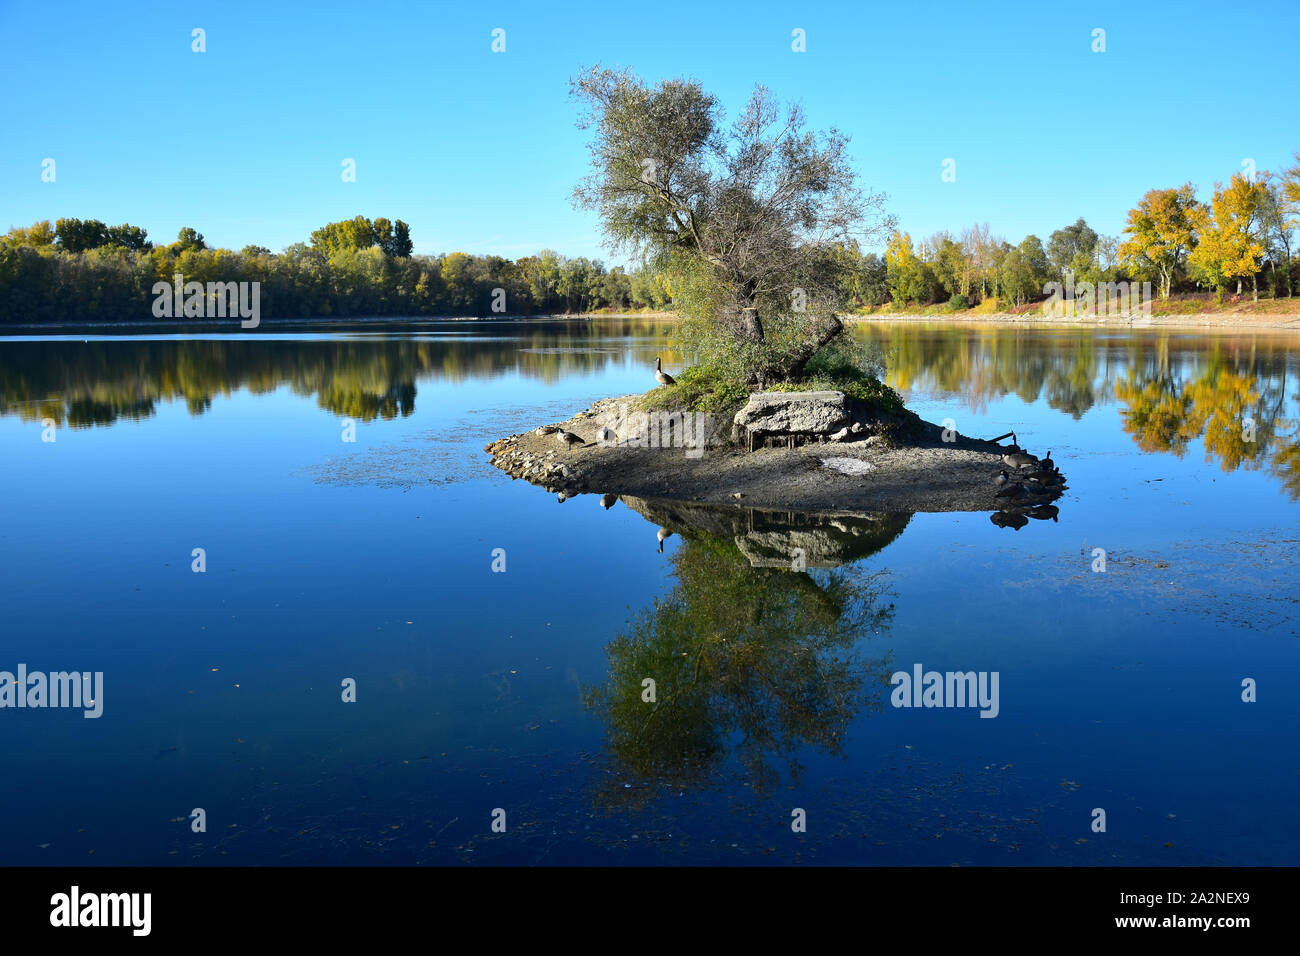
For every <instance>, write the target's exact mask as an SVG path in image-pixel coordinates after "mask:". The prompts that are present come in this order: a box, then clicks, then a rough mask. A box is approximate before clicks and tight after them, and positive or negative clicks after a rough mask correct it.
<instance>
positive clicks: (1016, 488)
mask: <svg viewBox="0 0 1300 956" xmlns="http://www.w3.org/2000/svg"><path fill="white" fill-rule="evenodd" d="M1027 494H1029V491H1028V489H1026V488H1025V486H1024V485H1022V484H1021V483H1020V482H1018V481H1013V482H1011V483H1010V484H1009V485H1005V486H1003V487H1001V488H999V489H998V490H997V491H996V492H995V493H994V495H993V497H994V498H1023V497H1025V496H1026V495H1027Z"/></svg>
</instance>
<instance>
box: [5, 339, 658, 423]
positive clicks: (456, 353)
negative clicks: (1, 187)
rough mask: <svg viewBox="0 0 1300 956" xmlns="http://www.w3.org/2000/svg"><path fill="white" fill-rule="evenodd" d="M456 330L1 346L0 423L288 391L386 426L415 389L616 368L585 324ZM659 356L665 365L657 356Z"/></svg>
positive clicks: (195, 406)
mask: <svg viewBox="0 0 1300 956" xmlns="http://www.w3.org/2000/svg"><path fill="white" fill-rule="evenodd" d="M462 330H463V332H464V333H465V334H464V337H463V338H462V337H459V336H445V337H440V338H436V339H435V338H432V337H428V336H427V335H426V336H425V337H421V338H401V339H396V338H393V339H386V338H373V339H371V338H365V339H352V340H339V339H328V340H313V339H297V340H289V341H285V340H274V339H263V338H259V337H257V336H237V335H232V336H230V337H228V338H221V339H207V340H180V339H175V340H168V339H161V340H153V341H139V340H126V339H123V340H97V341H93V342H82V341H70V340H55V341H50V340H38V339H32V340H22V339H17V340H10V341H8V342H5V343H3V344H0V415H15V416H17V417H19V418H21V419H22V420H24V421H40V420H41V419H43V418H52V419H54V421H55V422H57V423H58V424H59V425H61V426H63V425H68V426H71V427H74V428H87V427H91V426H95V425H109V424H112V423H113V422H115V421H117V420H118V419H120V418H126V419H130V420H137V421H138V420H141V419H145V418H149V417H151V416H153V415H154V413H155V412H156V410H157V408H156V406H157V404H158V403H160V402H170V401H174V400H177V399H182V400H184V401H185V403H186V406H187V407H188V408H189V410H190V413H191V414H193V415H201V414H203V413H204V412H205V411H207V409H208V408H209V407H211V405H212V401H213V399H214V398H215V397H216V396H218V395H226V396H228V395H230V394H232V393H233V392H236V391H238V390H240V389H243V388H247V389H248V390H249V391H250V392H252V393H254V394H264V393H267V392H272V391H274V390H275V389H277V388H280V387H281V386H285V385H287V386H289V387H290V388H291V389H292V390H293V391H294V392H295V393H296V394H298V395H303V396H308V397H314V398H315V399H316V401H317V404H319V405H320V407H321V408H323V409H326V410H327V411H330V412H332V413H334V414H337V415H346V416H349V417H352V418H355V419H357V420H359V421H370V420H373V419H375V418H383V419H393V418H396V417H398V416H406V415H409V414H411V412H413V411H414V409H415V396H416V383H417V382H420V381H449V382H460V381H465V380H467V379H471V378H487V377H493V376H501V375H507V374H515V375H519V376H521V377H524V378H530V379H540V380H542V381H544V382H548V383H549V382H555V381H559V380H560V379H562V378H564V377H565V376H567V375H571V374H581V373H591V372H594V371H598V370H599V369H601V368H604V367H605V366H606V365H608V364H610V363H611V362H616V361H621V360H622V359H621V356H620V355H619V354H618V353H617V352H615V351H614V350H612V349H610V348H608V347H606V348H605V349H604V350H600V349H592V348H585V347H586V346H589V345H591V344H592V335H593V333H592V330H591V328H589V327H588V326H587V325H586V324H585V323H583V324H579V323H572V322H569V323H562V322H536V323H529V325H528V326H526V327H524V328H523V329H522V330H521V329H520V327H519V326H514V327H512V328H511V334H510V335H509V336H500V337H495V336H493V334H492V333H493V332H494V331H496V330H495V329H494V328H493V327H492V326H490V325H486V324H485V325H481V326H480V325H477V324H475V325H470V324H461V325H460V326H459V328H458V329H457V331H462ZM421 331H424V332H425V333H427V332H428V330H427V328H426V329H423V330H421ZM666 331H667V327H666V326H665V325H664V324H663V323H655V322H651V321H636V320H606V321H603V322H602V323H601V324H600V334H602V335H622V336H625V337H626V338H627V339H628V340H629V341H630V340H631V339H633V338H634V337H635V338H640V339H644V338H645V337H647V336H662V335H663V334H664V333H665V332H666ZM529 349H533V350H535V351H528V350H529ZM661 354H663V355H664V356H666V357H667V360H668V361H673V360H674V353H673V352H672V351H671V350H669V349H667V348H664V349H662V350H661Z"/></svg>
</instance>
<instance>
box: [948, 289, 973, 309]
mask: <svg viewBox="0 0 1300 956" xmlns="http://www.w3.org/2000/svg"><path fill="white" fill-rule="evenodd" d="M948 308H950V309H952V310H953V311H954V312H960V311H961V310H962V309H969V308H970V300H969V299H968V298H966V296H964V295H962V294H961V293H960V292H958V293H957V294H956V295H954V296H953V297H952V298H951V299H949V300H948Z"/></svg>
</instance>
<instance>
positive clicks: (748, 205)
mask: <svg viewBox="0 0 1300 956" xmlns="http://www.w3.org/2000/svg"><path fill="white" fill-rule="evenodd" d="M572 93H573V95H574V96H575V97H576V98H577V99H578V100H579V101H581V102H582V103H583V104H584V107H585V112H584V114H583V116H582V117H581V119H580V120H579V127H580V128H582V129H590V130H593V131H594V136H593V139H592V142H591V144H590V148H591V162H592V167H593V172H592V174H591V175H590V176H588V177H587V178H586V179H585V180H583V181H582V183H581V184H580V185H579V186H578V187H577V189H576V190H575V192H574V197H575V200H576V201H577V204H578V205H579V206H580V207H582V208H586V209H591V210H594V211H596V212H597V213H599V215H600V218H601V222H602V226H603V229H604V232H605V235H606V238H607V240H608V243H609V245H610V246H611V248H612V249H614V250H626V251H628V252H630V253H632V254H633V255H639V256H641V257H642V258H643V259H645V260H648V261H650V262H652V263H653V264H654V265H655V267H656V268H657V269H660V270H662V271H664V272H665V273H667V274H669V275H671V276H672V277H673V281H674V286H675V287H674V289H673V292H674V298H675V299H676V300H677V301H678V303H679V305H680V306H684V308H683V309H682V310H681V311H683V312H684V314H685V315H686V317H687V319H689V320H691V321H689V322H687V323H686V324H685V326H684V331H685V334H686V336H687V338H688V344H693V345H695V346H696V347H698V348H699V349H700V350H701V351H702V352H704V353H705V354H706V359H705V362H706V364H710V365H712V366H713V368H714V370H715V371H719V372H720V373H721V374H723V375H724V377H727V378H732V379H735V378H739V379H741V380H743V381H745V382H746V383H749V384H757V385H759V386H763V385H764V384H765V383H777V382H784V381H797V380H799V379H801V378H803V377H805V374H806V372H807V371H808V369H809V364H810V363H811V362H812V361H813V359H814V358H815V357H816V356H818V354H819V353H821V352H822V351H823V350H824V349H825V348H826V347H827V346H828V345H830V344H831V343H832V342H833V341H835V340H836V339H837V338H838V337H839V336H840V334H841V332H843V331H844V325H843V323H842V322H841V321H840V319H839V317H838V316H837V315H836V310H837V309H839V308H841V307H842V306H843V305H844V304H845V298H846V297H845V293H844V289H845V281H844V280H845V267H844V264H843V255H842V252H843V250H844V249H845V248H846V247H849V246H850V245H852V244H853V243H855V242H858V241H864V240H868V239H870V238H872V237H874V236H877V235H886V234H888V232H889V230H890V229H892V227H893V225H894V220H893V219H892V217H889V216H887V215H886V214H885V212H884V196H883V195H882V194H880V193H864V192H862V191H861V190H860V189H859V188H858V186H857V182H856V174H855V172H854V170H853V169H852V167H851V165H850V163H849V159H848V155H847V152H846V148H847V143H848V141H847V139H846V138H845V137H844V136H843V135H841V134H840V133H839V132H837V131H836V130H834V129H831V130H829V131H826V132H824V133H822V132H814V131H811V130H809V129H808V128H807V122H806V119H805V117H804V114H803V111H802V109H800V108H799V107H798V106H797V105H789V106H786V107H782V106H781V105H779V104H778V103H777V102H776V100H775V99H774V98H773V97H772V95H771V94H770V93H769V91H768V90H766V89H765V88H763V87H761V86H759V87H756V88H755V90H754V92H753V94H752V96H751V97H750V100H749V103H748V105H747V106H746V107H745V109H744V111H743V112H742V113H741V115H740V116H739V118H738V119H737V120H736V122H735V123H734V124H733V125H731V126H724V117H723V115H722V111H721V108H720V106H719V104H718V101H717V100H716V98H715V97H713V96H712V95H710V94H709V93H706V92H705V91H704V90H703V89H702V88H701V86H700V84H699V83H697V82H695V81H692V80H682V79H671V80H665V81H663V82H660V83H658V84H656V85H654V86H647V85H646V83H645V82H644V81H643V80H642V79H640V78H639V77H637V76H635V75H633V74H632V73H631V72H630V71H626V70H624V71H615V70H610V69H605V68H601V67H593V68H592V69H590V70H587V71H585V72H583V73H582V74H581V75H580V76H579V77H578V78H577V79H575V80H573V81H572ZM848 338H849V337H847V336H846V337H845V339H848Z"/></svg>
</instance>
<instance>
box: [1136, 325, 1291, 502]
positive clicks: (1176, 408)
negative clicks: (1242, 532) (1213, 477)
mask: <svg viewBox="0 0 1300 956" xmlns="http://www.w3.org/2000/svg"><path fill="white" fill-rule="evenodd" d="M1248 368H1249V366H1248ZM1280 371H1281V375H1280V377H1271V376H1270V377H1260V376H1257V375H1255V374H1253V373H1252V372H1250V371H1244V372H1243V371H1240V370H1239V369H1238V368H1237V367H1234V366H1233V365H1231V364H1230V363H1229V361H1228V358H1227V356H1225V355H1224V353H1223V352H1222V351H1220V350H1219V349H1217V348H1216V349H1215V350H1214V351H1212V352H1211V353H1210V355H1209V357H1208V361H1207V362H1206V363H1205V365H1204V366H1203V367H1201V368H1199V369H1196V370H1195V371H1188V370H1174V369H1172V368H1170V367H1169V366H1168V365H1164V366H1161V367H1158V368H1156V369H1147V370H1145V374H1143V373H1139V372H1138V371H1136V370H1134V371H1131V372H1129V375H1128V377H1127V378H1126V379H1123V380H1121V381H1118V382H1116V383H1115V396H1116V398H1118V399H1119V401H1120V402H1122V403H1123V404H1124V406H1125V407H1124V408H1123V409H1122V410H1121V412H1120V416H1121V420H1122V422H1123V425H1124V430H1125V431H1126V432H1128V434H1129V435H1131V436H1132V437H1133V440H1134V441H1136V442H1137V444H1138V447H1139V448H1141V449H1142V450H1143V451H1155V452H1171V453H1173V454H1174V455H1176V456H1178V457H1179V458H1181V457H1182V456H1183V455H1185V454H1186V453H1187V447H1188V444H1189V443H1190V442H1192V441H1194V440H1195V439H1197V438H1201V439H1202V440H1203V444H1204V447H1205V460H1206V461H1207V462H1208V461H1216V460H1217V461H1218V462H1219V467H1220V468H1222V470H1223V471H1235V470H1236V469H1238V468H1245V469H1247V470H1249V471H1257V470H1259V469H1260V468H1263V467H1267V469H1268V471H1269V473H1270V474H1272V475H1273V476H1274V477H1275V478H1277V479H1278V480H1279V481H1280V482H1281V483H1282V486H1283V487H1284V488H1285V489H1286V492H1287V494H1288V495H1290V497H1291V498H1292V499H1300V468H1298V466H1300V421H1297V420H1296V419H1295V418H1288V417H1287V415H1286V412H1287V400H1288V397H1287V394H1286V389H1287V370H1286V366H1285V364H1283V365H1282V368H1281V370H1280ZM1290 401H1291V402H1292V403H1293V404H1292V406H1291V407H1292V409H1293V410H1294V409H1295V408H1296V407H1297V405H1298V404H1300V393H1297V394H1295V395H1292V396H1290Z"/></svg>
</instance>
